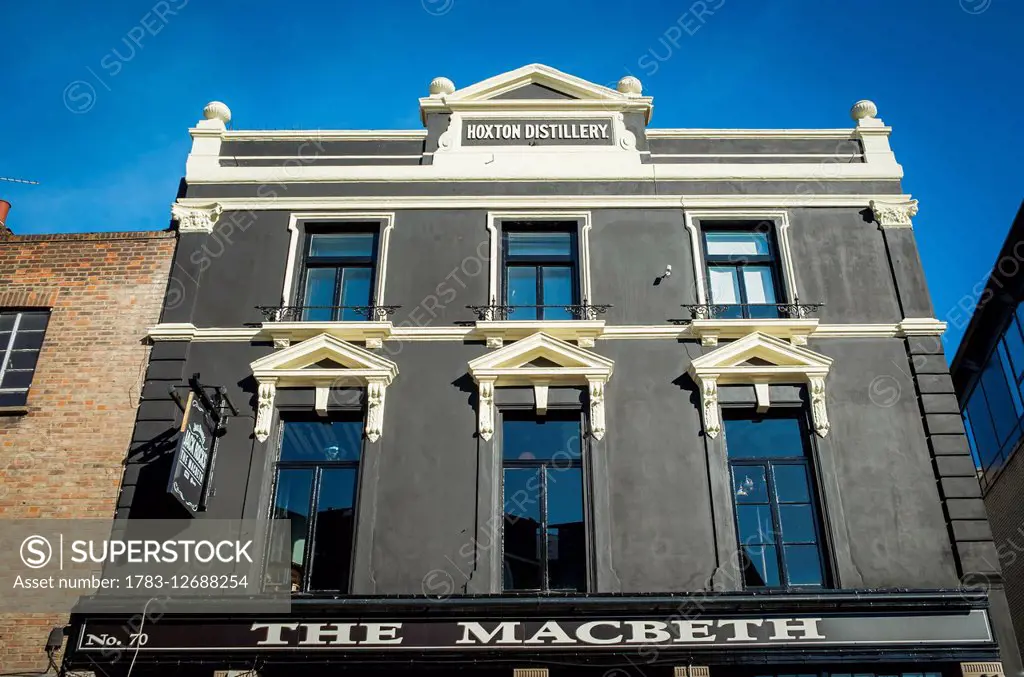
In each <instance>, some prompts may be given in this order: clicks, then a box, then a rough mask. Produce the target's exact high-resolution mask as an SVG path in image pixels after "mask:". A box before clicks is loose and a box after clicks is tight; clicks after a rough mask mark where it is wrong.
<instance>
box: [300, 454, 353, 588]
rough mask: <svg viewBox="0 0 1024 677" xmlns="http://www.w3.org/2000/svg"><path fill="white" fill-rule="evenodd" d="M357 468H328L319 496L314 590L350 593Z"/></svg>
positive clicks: (313, 565)
mask: <svg viewBox="0 0 1024 677" xmlns="http://www.w3.org/2000/svg"><path fill="white" fill-rule="evenodd" d="M357 474H358V473H357V470H356V469H355V468H329V469H327V468H325V469H324V470H323V471H322V474H321V477H320V492H319V495H318V496H317V508H316V528H315V529H314V535H313V561H312V562H311V564H312V567H313V568H312V571H311V573H310V579H309V587H310V589H311V590H347V589H348V576H349V565H350V564H351V560H352V534H353V528H354V524H355V518H354V513H355V496H356V477H357Z"/></svg>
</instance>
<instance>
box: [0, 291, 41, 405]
mask: <svg viewBox="0 0 1024 677" xmlns="http://www.w3.org/2000/svg"><path fill="white" fill-rule="evenodd" d="M49 321H50V311H48V310H3V311H0V408H3V407H23V406H25V404H26V403H27V402H28V389H29V386H30V385H32V376H33V375H34V374H35V370H36V363H37V362H38V361H39V351H40V349H41V348H42V346H43V337H44V336H45V334H46V325H47V324H48V323H49Z"/></svg>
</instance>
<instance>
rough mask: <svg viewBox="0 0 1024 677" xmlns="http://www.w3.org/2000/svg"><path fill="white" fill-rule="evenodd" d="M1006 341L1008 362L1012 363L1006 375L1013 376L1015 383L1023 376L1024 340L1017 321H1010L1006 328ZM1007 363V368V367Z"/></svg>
mask: <svg viewBox="0 0 1024 677" xmlns="http://www.w3.org/2000/svg"><path fill="white" fill-rule="evenodd" d="M1017 312H1018V313H1020V312H1021V306H1018V307H1017ZM1003 338H1004V340H1005V341H1006V352H1008V353H1009V354H1010V360H1011V361H1012V362H1013V369H1012V370H1011V369H1008V370H1007V371H1008V373H1011V374H1013V376H1014V378H1016V380H1017V381H1020V380H1021V376H1024V339H1022V337H1021V333H1020V325H1019V324H1018V323H1017V320H1015V319H1013V320H1010V326H1009V327H1007V328H1006V333H1005V334H1004V336H1003ZM1009 364H1010V363H1009V362H1007V366H1009Z"/></svg>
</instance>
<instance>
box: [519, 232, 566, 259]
mask: <svg viewBox="0 0 1024 677" xmlns="http://www.w3.org/2000/svg"><path fill="white" fill-rule="evenodd" d="M505 255H506V256H522V257H543V256H561V257H566V258H570V257H572V234H571V233H568V232H564V231H563V232H557V231H556V232H543V233H531V232H509V233H508V251H507V252H506V253H505Z"/></svg>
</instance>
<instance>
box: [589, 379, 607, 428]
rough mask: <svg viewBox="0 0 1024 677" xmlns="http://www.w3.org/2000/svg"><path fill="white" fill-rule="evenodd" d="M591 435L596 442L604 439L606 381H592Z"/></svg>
mask: <svg viewBox="0 0 1024 677" xmlns="http://www.w3.org/2000/svg"><path fill="white" fill-rule="evenodd" d="M589 385H590V434H591V435H593V436H594V439H595V440H599V439H601V438H603V437H604V433H605V423H604V381H590V382H589Z"/></svg>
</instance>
